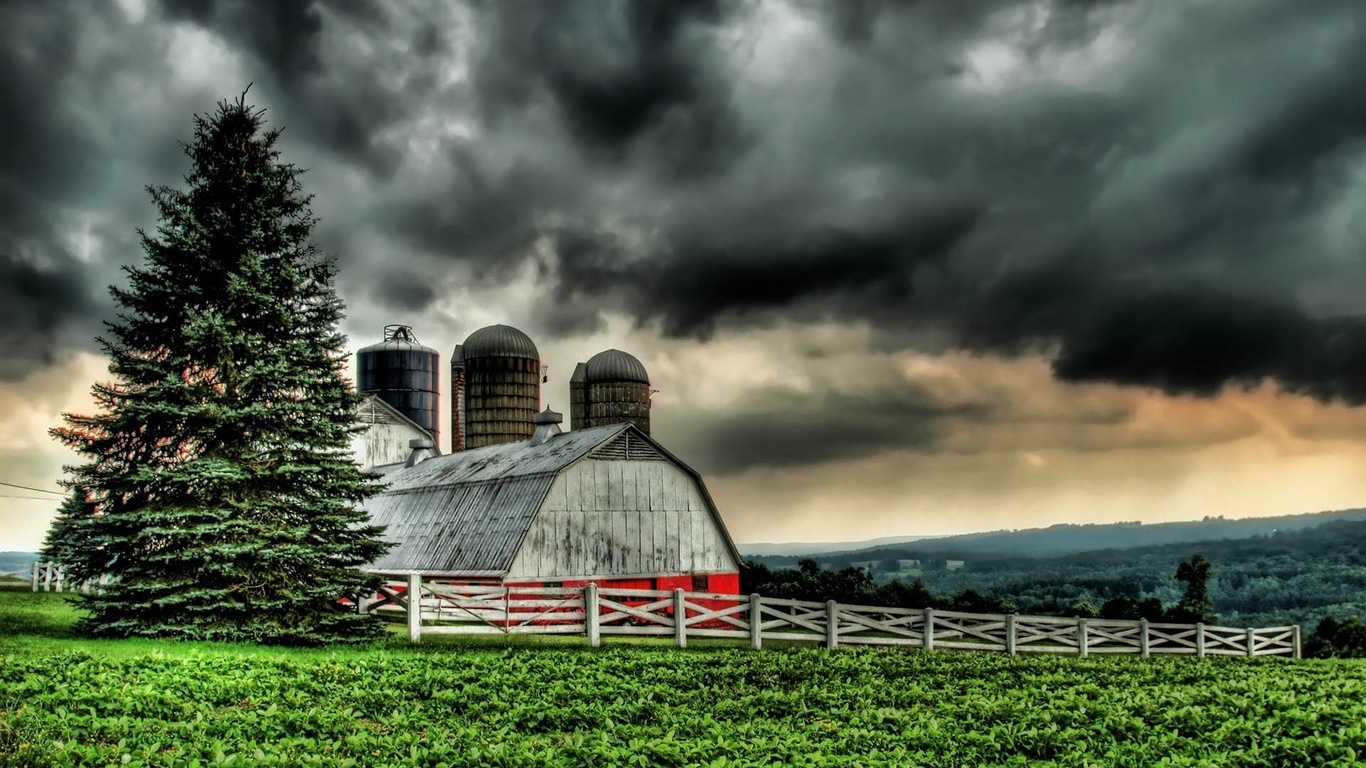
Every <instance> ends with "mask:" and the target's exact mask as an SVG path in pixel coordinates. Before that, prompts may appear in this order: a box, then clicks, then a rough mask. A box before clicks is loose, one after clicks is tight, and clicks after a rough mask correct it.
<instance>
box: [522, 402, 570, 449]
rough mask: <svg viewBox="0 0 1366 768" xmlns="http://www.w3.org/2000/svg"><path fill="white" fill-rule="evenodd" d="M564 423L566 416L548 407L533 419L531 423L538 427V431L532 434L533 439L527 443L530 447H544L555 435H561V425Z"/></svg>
mask: <svg viewBox="0 0 1366 768" xmlns="http://www.w3.org/2000/svg"><path fill="white" fill-rule="evenodd" d="M563 421H564V416H563V415H561V414H558V413H555V412H554V411H552V410H550V406H548V405H547V406H546V407H545V410H544V411H541V412H540V413H538V414H536V415H535V416H532V417H531V423H532V424H534V425H536V429H535V431H534V432H532V433H531V439H530V440H528V441H527V443H528V444H530V445H543V444H545V443H546V442H548V441H549V440H550V438H552V437H554V436H555V435H558V434H561V432H560V423H561V422H563Z"/></svg>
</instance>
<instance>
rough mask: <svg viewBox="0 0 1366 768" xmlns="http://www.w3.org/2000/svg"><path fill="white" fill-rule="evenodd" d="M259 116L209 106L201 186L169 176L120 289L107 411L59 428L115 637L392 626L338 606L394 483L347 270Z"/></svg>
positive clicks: (199, 124) (269, 635)
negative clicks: (365, 384)
mask: <svg viewBox="0 0 1366 768" xmlns="http://www.w3.org/2000/svg"><path fill="white" fill-rule="evenodd" d="M263 126H264V121H263V119H262V117H261V113H260V112H259V111H255V110H253V109H252V108H250V107H248V106H247V105H246V104H245V96H244V97H243V98H242V99H239V100H238V101H237V102H236V103H227V102H225V103H222V104H220V105H219V109H218V112H217V113H216V114H214V115H213V116H211V117H201V116H196V118H195V141H194V143H193V144H190V145H187V146H186V147H185V151H186V154H187V155H188V156H189V157H190V159H191V170H190V173H189V175H188V176H186V182H187V184H188V190H185V191H181V190H176V189H172V188H169V187H158V188H152V189H151V190H150V191H151V193H152V198H153V200H154V202H155V204H156V206H157V208H158V211H159V213H160V220H161V223H160V225H159V226H158V228H157V231H156V234H155V235H148V234H147V233H144V232H139V234H140V235H141V237H142V244H143V247H144V250H145V251H146V263H145V265H143V266H139V267H130V268H127V269H126V272H127V274H128V283H129V285H128V288H127V289H121V288H117V287H116V288H111V293H112V294H113V296H114V299H115V302H116V303H117V305H118V307H119V314H118V320H117V321H116V322H113V323H109V324H108V325H107V327H108V337H107V338H105V339H101V343H102V345H103V347H104V349H105V351H106V352H107V353H108V355H109V357H110V358H111V364H110V372H111V373H112V374H113V376H114V380H113V381H112V382H109V383H101V384H97V385H96V386H95V387H94V395H95V400H96V403H97V405H98V406H99V408H100V412H99V413H97V414H96V415H93V416H82V415H73V414H68V415H67V416H66V417H65V418H66V426H65V427H64V428H62V429H57V430H54V431H53V433H54V435H55V436H56V437H57V438H58V439H59V440H61V441H62V442H63V443H65V444H66V445H68V446H69V447H71V448H73V449H75V450H76V451H77V452H78V453H80V454H81V455H82V456H83V457H84V459H85V460H86V463H84V464H82V465H80V466H76V467H70V468H68V469H69V470H70V471H71V473H72V480H71V485H72V487H73V488H74V489H76V490H77V492H78V493H82V494H84V493H88V494H89V498H90V501H91V502H92V506H93V507H94V508H96V509H97V513H96V514H88V513H80V515H79V522H78V523H77V522H76V520H77V517H76V515H77V511H76V510H74V509H73V510H69V511H68V512H69V514H68V515H67V517H66V518H65V519H64V522H62V524H61V526H60V527H59V528H58V529H57V530H55V531H54V532H53V537H52V539H51V540H50V544H51V546H52V547H54V549H61V548H64V547H68V545H69V544H70V542H72V541H74V540H77V539H79V541H80V542H82V546H83V547H84V550H83V553H82V555H81V556H80V557H79V558H78V563H77V564H78V566H79V569H80V570H81V571H82V572H83V573H85V574H87V575H93V574H97V573H107V574H110V575H111V576H113V577H115V579H114V581H113V583H112V584H110V585H109V586H108V587H107V588H106V589H105V590H103V591H102V593H101V594H97V595H91V596H88V597H86V598H85V600H84V602H83V608H84V609H85V611H86V612H87V617H86V620H85V621H84V622H83V623H82V625H81V629H82V631H84V632H86V633H88V634H90V635H94V636H105V637H130V636H142V637H170V638H181V639H210V640H253V641H258V642H269V643H286V644H310V643H318V642H329V641H339V640H357V639H365V638H370V637H374V636H376V635H377V633H379V632H380V631H382V629H381V627H380V626H379V625H378V624H377V623H376V622H375V621H374V620H373V619H371V618H369V617H361V616H357V615H355V614H354V613H347V612H344V611H342V610H340V609H339V608H338V606H337V603H338V600H339V599H340V598H342V597H345V596H349V595H354V594H357V593H359V592H361V591H363V590H365V589H367V588H368V587H369V586H370V585H371V582H370V580H369V579H367V578H366V577H365V576H363V575H362V574H361V573H359V571H357V570H356V568H355V566H357V565H360V564H363V563H365V562H368V561H371V560H373V559H374V558H375V557H377V556H378V555H380V554H382V553H383V551H384V545H383V544H382V543H381V542H380V541H379V540H378V535H379V533H380V531H379V530H378V529H376V528H374V527H373V526H370V525H368V521H367V518H366V516H365V514H364V512H363V511H362V510H360V509H359V505H360V503H361V502H362V501H363V500H364V499H365V498H367V497H368V496H370V495H373V494H374V493H375V492H376V491H377V486H376V484H375V482H374V481H373V480H371V479H369V478H367V477H365V476H363V475H361V473H360V472H359V471H358V469H357V467H356V466H355V465H354V464H353V462H352V459H351V456H350V452H349V440H350V435H351V430H352V428H353V427H352V425H353V422H354V412H355V407H356V405H357V403H358V402H359V399H358V397H357V395H356V394H355V392H354V391H352V390H351V389H350V386H349V384H348V382H347V380H346V378H345V375H344V372H345V367H346V351H345V338H344V337H343V336H342V335H341V333H340V332H339V331H338V324H339V322H340V319H341V313H342V304H341V301H340V299H339V298H338V297H337V295H336V292H335V290H334V288H333V284H332V283H333V279H334V277H335V267H334V265H333V264H332V263H331V262H330V261H328V260H327V259H325V258H323V257H322V256H321V255H320V254H319V253H318V251H317V249H316V248H315V247H314V246H313V245H311V244H310V242H309V238H310V235H311V232H312V230H313V227H314V225H315V223H316V220H315V219H314V218H313V216H312V214H311V213H310V212H309V207H308V203H309V198H308V197H307V196H305V195H303V193H302V187H301V184H300V182H299V175H300V173H301V171H300V170H299V169H297V168H295V167H294V166H292V165H288V164H284V163H281V162H280V161H279V152H278V150H276V149H275V143H276V140H277V138H278V136H279V132H278V131H269V132H265V131H264V128H263Z"/></svg>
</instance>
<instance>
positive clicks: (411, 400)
mask: <svg viewBox="0 0 1366 768" xmlns="http://www.w3.org/2000/svg"><path fill="white" fill-rule="evenodd" d="M356 389H357V390H358V391H360V392H362V393H364V394H375V395H378V396H379V398H380V399H381V400H383V401H384V402H386V403H388V404H389V405H392V406H393V407H394V408H395V409H397V410H398V412H399V413H402V414H403V415H404V416H407V417H408V418H410V419H412V420H413V421H414V422H416V423H417V425H418V426H419V427H422V428H423V429H425V430H427V431H428V432H430V433H431V435H432V439H433V440H439V439H440V430H439V428H438V426H437V425H438V422H437V413H438V410H439V409H440V402H441V401H440V393H441V355H440V353H438V352H437V351H436V350H435V349H432V348H431V347H424V346H422V345H421V344H419V343H417V338H416V337H414V336H413V329H412V328H410V327H409V326H406V325H386V326H384V341H381V342H380V343H378V344H371V345H370V346H368V347H365V348H364V349H362V350H361V351H359V352H357V353H356Z"/></svg>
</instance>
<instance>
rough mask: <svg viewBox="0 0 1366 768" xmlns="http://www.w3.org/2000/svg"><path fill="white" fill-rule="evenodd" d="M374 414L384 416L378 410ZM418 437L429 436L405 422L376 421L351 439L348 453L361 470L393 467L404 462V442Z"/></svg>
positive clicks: (406, 450) (367, 424) (406, 452)
mask: <svg viewBox="0 0 1366 768" xmlns="http://www.w3.org/2000/svg"><path fill="white" fill-rule="evenodd" d="M375 410H376V411H377V412H379V414H380V417H381V418H382V417H383V416H384V414H383V412H382V411H380V409H375ZM418 437H431V435H428V434H427V433H425V432H423V431H422V430H420V429H418V428H416V427H414V426H413V425H411V424H407V423H405V422H401V421H396V420H390V421H381V420H379V419H378V418H377V419H376V420H375V421H373V422H368V423H366V425H365V431H364V432H359V433H357V434H355V435H352V436H351V452H352V454H353V455H354V456H355V457H356V463H357V464H360V465H361V468H362V469H369V468H370V467H378V466H381V465H384V464H397V463H398V462H401V461H407V460H408V452H409V450H410V449H409V448H408V441H409V440H412V439H413V438H418Z"/></svg>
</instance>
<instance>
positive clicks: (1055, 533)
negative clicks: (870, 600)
mask: <svg viewBox="0 0 1366 768" xmlns="http://www.w3.org/2000/svg"><path fill="white" fill-rule="evenodd" d="M1339 520H1366V509H1345V510H1334V511H1330V512H1315V513H1311V514H1301V515H1281V516H1278V517H1259V518H1242V519H1237V520H1230V519H1226V518H1224V517H1206V518H1205V519H1203V520H1193V521H1189V522H1177V523H1149V524H1144V523H1139V522H1122V523H1089V524H1068V523H1065V524H1060V525H1054V526H1050V527H1048V528H1027V529H1021V530H1010V531H989V532H985V533H969V534H963V535H960V536H944V537H939V538H920V539H912V540H911V541H909V542H905V543H888V544H878V545H875V546H866V547H861V548H857V549H845V548H843V547H841V546H840V545H838V544H832V545H830V546H826V547H821V548H819V549H817V548H816V547H817V546H818V545H811V547H812V549H808V550H806V551H805V552H802V553H800V554H786V553H784V554H761V553H759V552H751V551H748V550H747V549H746V548H745V547H741V548H740V551H741V552H742V553H743V554H744V555H745V556H746V557H747V558H749V559H752V560H754V561H756V562H762V563H765V564H767V565H769V566H770V567H781V566H786V565H795V564H796V562H797V561H798V560H800V559H802V558H803V557H810V558H811V559H814V560H817V561H819V562H821V563H823V564H825V565H826V566H827V567H831V568H842V567H844V566H847V565H850V564H853V563H861V562H868V561H872V560H888V559H920V560H968V561H971V560H980V559H998V558H1001V557H1012V558H1013V557H1023V558H1042V557H1063V556H1066V555H1071V554H1077V553H1080V552H1091V551H1095V550H1102V549H1132V548H1135V547H1153V546H1161V545H1166V544H1187V543H1195V542H1202V541H1221V540H1236V539H1248V538H1252V537H1254V536H1269V535H1272V534H1274V533H1289V532H1294V531H1300V530H1304V529H1307V528H1314V527H1317V526H1320V525H1323V524H1324V523H1330V522H1335V521H1339Z"/></svg>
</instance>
